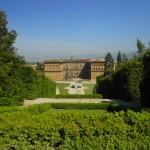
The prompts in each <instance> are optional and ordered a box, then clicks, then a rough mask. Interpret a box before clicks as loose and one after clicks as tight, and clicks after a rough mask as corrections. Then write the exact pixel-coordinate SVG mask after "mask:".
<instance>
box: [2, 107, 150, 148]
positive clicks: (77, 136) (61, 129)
mask: <svg viewBox="0 0 150 150" xmlns="http://www.w3.org/2000/svg"><path fill="white" fill-rule="evenodd" d="M34 107H35V106H34ZM44 107H46V106H44ZM7 109H8V110H7ZM11 109H12V111H11ZM31 109H32V110H31ZM33 110H34V109H33V108H32V107H29V109H28V110H27V108H21V107H20V108H18V107H15V108H3V109H2V110H1V108H0V112H1V113H0V120H1V121H0V147H1V149H2V150H5V149H29V150H33V149H41V150H42V149H43V150H44V149H62V150H63V149H64V150H69V149H77V150H81V149H83V150H84V149H85V150H90V149H97V150H101V149H108V150H109V149H111V150H120V149H122V150H126V149H142V150H147V149H150V142H149V141H150V115H149V113H148V112H145V111H143V112H142V113H140V112H133V111H127V112H122V111H121V112H115V113H108V112H106V111H102V110H101V111H100V110H90V111H89V110H84V111H82V110H59V111H58V110H49V109H48V110H47V111H46V112H42V111H41V113H36V110H35V113H34V111H33ZM43 110H45V108H44V109H43Z"/></svg>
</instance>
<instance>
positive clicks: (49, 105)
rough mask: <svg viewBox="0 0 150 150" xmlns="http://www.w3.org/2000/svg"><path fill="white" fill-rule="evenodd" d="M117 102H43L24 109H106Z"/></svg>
mask: <svg viewBox="0 0 150 150" xmlns="http://www.w3.org/2000/svg"><path fill="white" fill-rule="evenodd" d="M117 106H119V104H114V103H105V102H104V103H45V104H42V105H41V104H37V105H34V106H29V107H27V108H26V110H29V111H32V112H37V113H41V112H45V111H47V110H49V109H88V110H89V109H101V110H107V108H110V107H112V108H114V109H115V108H116V107H117Z"/></svg>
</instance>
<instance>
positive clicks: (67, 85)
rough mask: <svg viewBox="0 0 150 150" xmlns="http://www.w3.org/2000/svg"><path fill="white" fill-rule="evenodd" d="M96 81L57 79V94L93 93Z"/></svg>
mask: <svg viewBox="0 0 150 150" xmlns="http://www.w3.org/2000/svg"><path fill="white" fill-rule="evenodd" d="M94 86H95V83H93V82H88V81H86V82H78V81H72V82H69V81H64V82H63V81H57V82H56V94H57V95H70V94H80V95H92V94H93V89H94Z"/></svg>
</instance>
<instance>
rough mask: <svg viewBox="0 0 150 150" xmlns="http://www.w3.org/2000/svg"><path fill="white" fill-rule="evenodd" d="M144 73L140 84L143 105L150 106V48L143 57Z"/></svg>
mask: <svg viewBox="0 0 150 150" xmlns="http://www.w3.org/2000/svg"><path fill="white" fill-rule="evenodd" d="M142 61H143V65H144V75H143V80H142V83H141V86H140V89H141V95H142V96H141V99H142V106H144V107H150V50H149V51H147V52H146V53H145V54H144V56H143V58H142Z"/></svg>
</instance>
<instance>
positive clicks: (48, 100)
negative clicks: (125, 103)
mask: <svg viewBox="0 0 150 150" xmlns="http://www.w3.org/2000/svg"><path fill="white" fill-rule="evenodd" d="M111 101H112V100H110V99H84V98H83V99H71V98H67V99H65V98H59V99H58V98H37V99H35V100H24V106H29V105H34V104H42V103H101V102H111Z"/></svg>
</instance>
